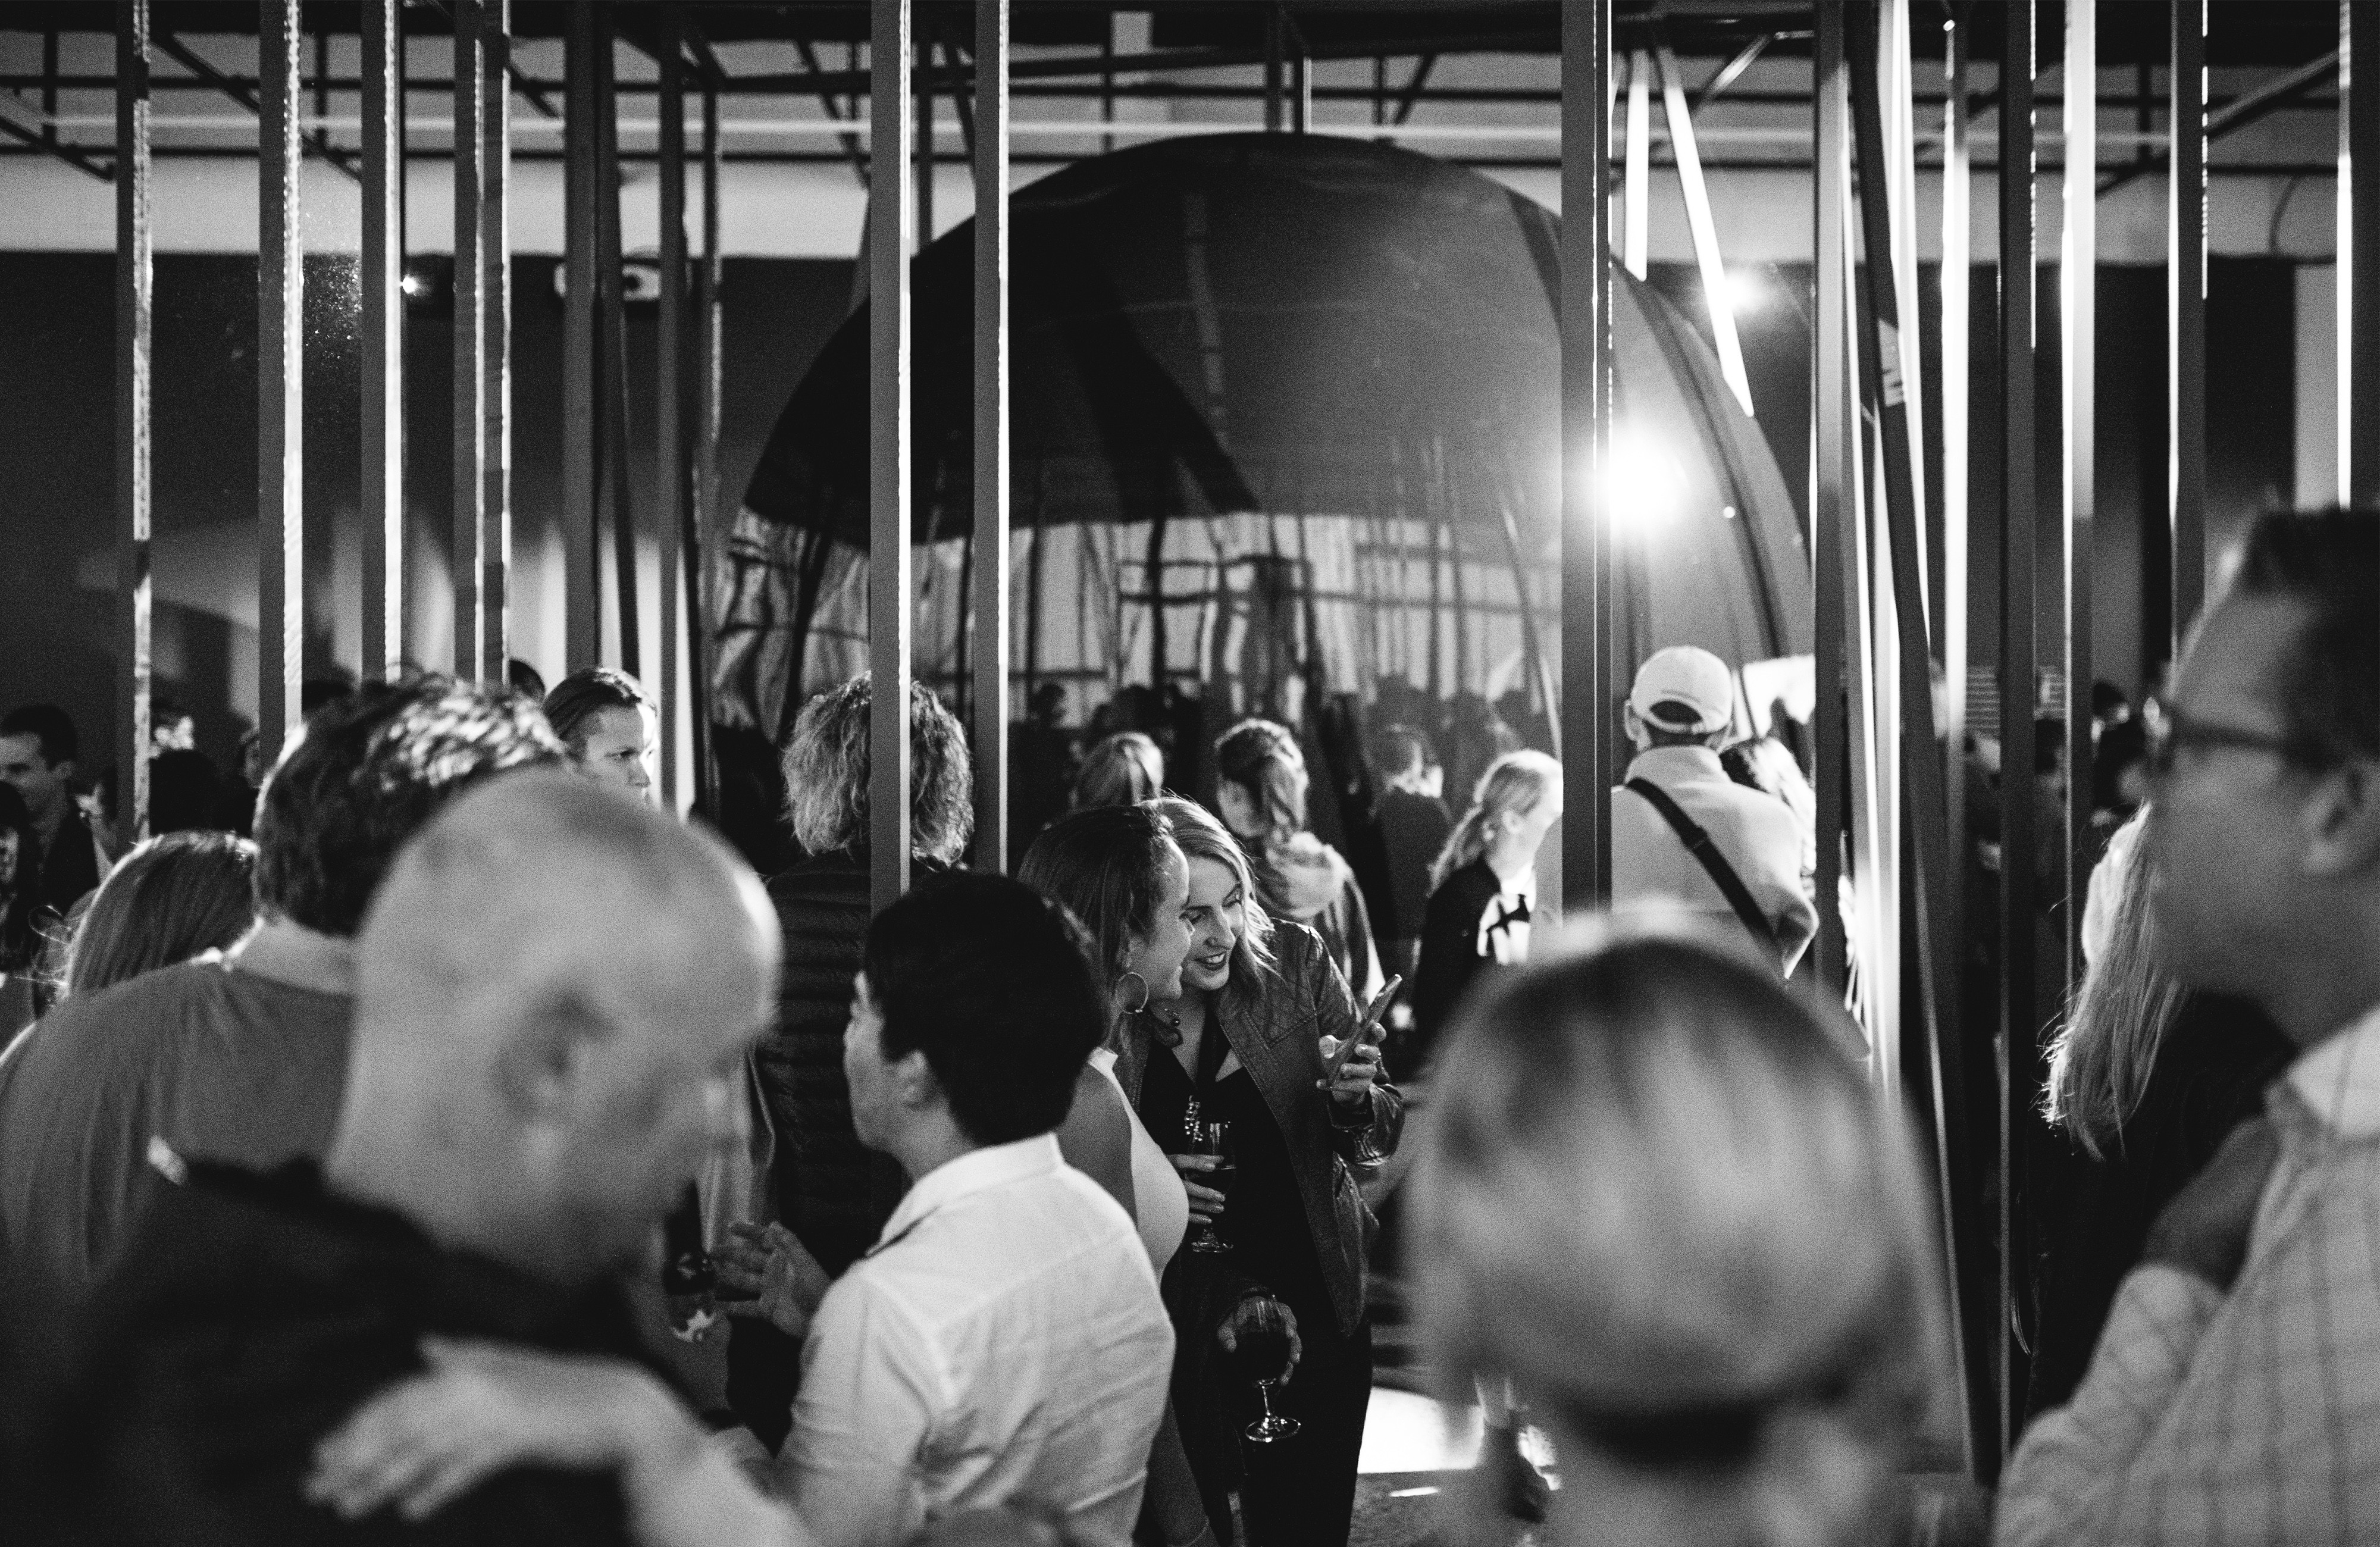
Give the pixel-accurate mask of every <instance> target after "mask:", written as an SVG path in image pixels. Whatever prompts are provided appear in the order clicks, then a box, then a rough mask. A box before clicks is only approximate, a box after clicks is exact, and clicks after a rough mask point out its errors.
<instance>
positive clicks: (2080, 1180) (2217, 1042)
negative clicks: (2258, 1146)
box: [2025, 994, 2297, 1413]
mask: <svg viewBox="0 0 2380 1547" xmlns="http://www.w3.org/2000/svg"><path fill="white" fill-rule="evenodd" d="M2296 1054H2297V1048H2296V1046H2295V1044H2293V1043H2291V1042H2290V1041H2289V1039H2288V1038H2287V1037H2285V1036H2284V1035H2282V1033H2281V1031H2280V1029H2278V1028H2277V1027H2276V1026H2274V1025H2273V1023H2272V1022H2271V1021H2270V1020H2267V1019H2266V1018H2265V1016H2264V1014H2263V1012H2262V1011H2260V1010H2258V1009H2257V1008H2256V1007H2255V1006H2254V1005H2249V1004H2247V1003H2245V1002H2244V1001H2241V1000H2237V999H2226V998H2220V997H2217V996H2215V995H2210V994H2193V995H2192V996H2191V998H2190V1000H2189V1001H2188V1002H2187V1003H2186V1004H2185V1005H2183V1006H2182V1010H2181V1014H2180V1016H2179V1017H2176V1019H2175V1021H2174V1023H2173V1025H2172V1026H2171V1027H2170V1028H2168V1029H2167V1031H2166V1034H2165V1041H2163V1042H2162V1043H2160V1044H2159V1045H2158V1048H2157V1054H2156V1063H2155V1067H2154V1068H2153V1069H2152V1070H2151V1072H2150V1075H2149V1083H2148V1088H2147V1089H2146V1090H2143V1092H2142V1093H2141V1104H2140V1108H2139V1110H2137V1111H2136V1112H2134V1113H2133V1114H2132V1116H2131V1121H2130V1122H2128V1123H2126V1124H2125V1125H2124V1130H2123V1142H2122V1146H2121V1148H2120V1149H2116V1150H2112V1151H2110V1152H2109V1153H2108V1154H2107V1156H2106V1158H2104V1159H2101V1160H2092V1159H2091V1158H2090V1157H2088V1156H2087V1155H2083V1154H2082V1153H2081V1152H2080V1151H2077V1152H2076V1153H2075V1155H2074V1157H2073V1160H2072V1163H2071V1164H2070V1167H2069V1168H2068V1171H2067V1175H2070V1177H2072V1178H2073V1181H2072V1184H2071V1187H2070V1189H2069V1191H2068V1195H2067V1206H2066V1211H2065V1217H2064V1220H2063V1222H2062V1224H2059V1225H2058V1226H2054V1227H2053V1230H2054V1233H2053V1234H2052V1235H2051V1236H2049V1239H2050V1240H2051V1241H2052V1242H2053V1243H2055V1244H2054V1245H2053V1246H2052V1247H2051V1249H2050V1250H2049V1251H2048V1252H2047V1253H2046V1257H2045V1260H2044V1261H2043V1263H2042V1271H2041V1311H2040V1326H2039V1336H2038V1347H2037V1351H2036V1352H2035V1354H2034V1360H2033V1378H2032V1382H2031V1383H2030V1385H2029V1386H2028V1388H2027V1390H2026V1394H2025V1409H2026V1411H2027V1412H2028V1413H2038V1412H2042V1411H2045V1410H2046V1409H2047V1408H2050V1407H2060V1406H2063V1405H2064V1404H2065V1403H2066V1402H2067V1401H2068V1400H2069V1399H2070V1398H2071V1397H2072V1396H2073V1395H2074V1388H2075V1387H2076V1386H2077V1385H2079V1384H2081V1383H2082V1380H2083V1373H2084V1372H2085V1371H2086V1370H2089V1369H2090V1366H2091V1354H2092V1351H2093V1349H2094V1348H2095V1347H2096V1346H2097V1345H2098V1341H2099V1331H2100V1329H2101V1328H2102V1327H2103V1326H2105V1325H2106V1324H2107V1312H2108V1311H2109V1309H2112V1308H2113V1307H2114V1305H2115V1302H2116V1291H2117V1290H2118V1289H2119V1288H2120V1287H2122V1285H2123V1282H2124V1276H2125V1275H2126V1274H2127V1273H2131V1271H2132V1269H2134V1268H2135V1267H2138V1266H2139V1265H2140V1261H2141V1251H2142V1249H2143V1245H2144V1244H2145V1243H2146V1241H2147V1239H2148V1231H2149V1225H2150V1224H2151V1222H2153V1221H2154V1220H2155V1218H2156V1216H2157V1214H2158V1212H2160V1211H2162V1210H2163V1209H2164V1208H2165V1206H2166V1204H2167V1203H2168V1202H2170V1201H2171V1200H2172V1199H2173V1196H2174V1194H2176V1193H2178V1192H2180V1190H2181V1188H2182V1185H2183V1184H2184V1183H2186V1182H2188V1181H2189V1180H2190V1179H2191V1177H2192V1176H2193V1175H2197V1173H2198V1171H2199V1169H2200V1168H2201V1167H2202V1166H2204V1165H2205V1163H2207V1161H2208V1160H2210V1159H2212V1158H2213V1157H2214V1154H2215V1151H2216V1150H2218V1149H2220V1148H2221V1147H2222V1144H2223V1140H2224V1139H2226V1138H2227V1137H2228V1136H2229V1134H2230V1132H2231V1130H2232V1129H2233V1128H2234V1127H2237V1126H2238V1125H2239V1124H2240V1123H2241V1122H2243V1121H2245V1120H2246V1119H2248V1118H2250V1117H2253V1116H2255V1115H2257V1114H2258V1113H2259V1112H2261V1111H2263V1110H2264V1099H2265V1088H2266V1087H2267V1086H2269V1085H2270V1084H2271V1083H2272V1082H2273V1081H2274V1080H2275V1079H2277V1078H2279V1076H2280V1075H2281V1072H2282V1071H2283V1070H2284V1069H2286V1068H2287V1067H2288V1066H2289V1061H2290V1060H2291V1059H2292V1058H2294V1057H2295V1056H2296Z"/></svg>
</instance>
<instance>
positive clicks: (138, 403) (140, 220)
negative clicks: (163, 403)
mask: <svg viewBox="0 0 2380 1547" xmlns="http://www.w3.org/2000/svg"><path fill="white" fill-rule="evenodd" d="M55 43H56V37H55V34H52V36H51V39H50V46H51V47H52V49H53V50H55ZM50 58H51V60H52V61H53V62H54V61H55V52H53V53H52V55H50ZM149 195H150V160H149V0H116V6H115V757H116V780H115V787H116V792H117V796H118V800H119V805H120V810H117V812H116V828H117V831H118V832H120V833H122V834H125V835H126V836H127V837H130V838H144V837H147V836H148V835H149V688H150V678H149V671H150V664H151V658H150V638H149V619H150V614H149V606H150V591H149V496H150V491H151V488H152V482H151V475H150V460H149V449H150V418H149V384H150V342H151V331H152V322H153V320H154V317H155V311H154V290H153V285H154V277H155V273H156V264H155V243H154V238H153V236H152V232H151V230H150V225H149Z"/></svg>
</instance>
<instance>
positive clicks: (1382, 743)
mask: <svg viewBox="0 0 2380 1547" xmlns="http://www.w3.org/2000/svg"><path fill="white" fill-rule="evenodd" d="M1435 757H1436V753H1435V751H1434V750H1433V749H1431V747H1430V744H1429V737H1428V736H1427V735H1426V734H1424V733H1423V732H1421V731H1418V730H1415V728H1414V727H1413V726H1411V725H1383V726H1381V727H1380V728H1379V730H1378V732H1376V733H1374V735H1373V737H1372V765H1373V766H1374V767H1375V768H1377V769H1378V770H1379V773H1380V776H1381V777H1382V778H1394V777H1395V776H1396V775H1398V774H1415V773H1419V772H1420V771H1422V770H1423V769H1426V768H1427V767H1428V766H1429V765H1430V763H1431V762H1432V761H1434V759H1435Z"/></svg>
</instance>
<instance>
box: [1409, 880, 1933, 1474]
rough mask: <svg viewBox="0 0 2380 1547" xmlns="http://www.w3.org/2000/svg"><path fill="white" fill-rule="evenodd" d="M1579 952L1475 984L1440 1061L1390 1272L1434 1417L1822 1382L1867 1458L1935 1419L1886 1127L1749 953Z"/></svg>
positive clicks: (1915, 1211) (1818, 1009) (1679, 1403)
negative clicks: (1493, 1398)
mask: <svg viewBox="0 0 2380 1547" xmlns="http://www.w3.org/2000/svg"><path fill="white" fill-rule="evenodd" d="M1594 930H1595V934H1594V937H1593V938H1592V939H1591V940H1590V942H1589V944H1588V946H1587V948H1585V950H1577V949H1572V950H1568V951H1564V952H1560V953H1558V954H1557V955H1556V956H1553V957H1552V958H1551V959H1547V958H1545V957H1543V956H1540V957H1539V959H1538V960H1536V961H1535V962H1533V963H1532V964H1530V965H1529V966H1527V967H1524V968H1515V969H1512V971H1510V972H1507V973H1504V974H1500V975H1498V976H1497V977H1496V978H1495V979H1494V980H1493V981H1490V982H1489V983H1488V984H1487V985H1486V991H1485V993H1482V994H1480V995H1478V996H1477V997H1475V999H1474V1000H1473V1001H1472V1002H1471V1004H1470V1005H1468V1007H1467V1008H1466V1009H1465V1010H1464V1012H1463V1013H1462V1014H1461V1015H1460V1016H1459V1017H1458V1018H1457V1020H1456V1022H1455V1024H1454V1026H1453V1027H1452V1029H1451V1038H1450V1041H1449V1043H1448V1045H1447V1048H1446V1051H1445V1053H1444V1054H1441V1056H1440V1059H1439V1066H1438V1071H1439V1072H1438V1074H1437V1076H1436V1081H1435V1084H1436V1089H1435V1090H1434V1091H1433V1104H1434V1107H1435V1110H1434V1111H1433V1112H1431V1113H1430V1114H1429V1115H1428V1121H1427V1126H1426V1127H1425V1129H1424V1133H1423V1141H1422V1144H1421V1146H1420V1156H1419V1159H1418V1163H1417V1164H1416V1167H1415V1175H1414V1188H1413V1194H1412V1196H1413V1200H1414V1202H1413V1208H1414V1213H1413V1215H1412V1218H1413V1221H1414V1236H1413V1242H1412V1246H1411V1249H1410V1250H1409V1252H1408V1255H1407V1261H1408V1262H1409V1263H1410V1264H1412V1266H1413V1267H1414V1268H1415V1270H1416V1277H1417V1280H1418V1282H1417V1285H1416V1290H1417V1295H1418V1303H1419V1310H1420V1322H1421V1327H1422V1332H1423V1336H1424V1339H1425V1342H1426V1346H1427V1347H1428V1349H1429V1353H1430V1358H1431V1359H1432V1360H1433V1366H1434V1368H1435V1369H1436V1370H1438V1371H1439V1373H1440V1375H1441V1376H1442V1377H1443V1378H1445V1379H1446V1380H1448V1381H1449V1382H1450V1383H1451V1385H1450V1396H1451V1395H1455V1394H1456V1393H1457V1392H1459V1391H1461V1390H1463V1389H1465V1388H1467V1383H1468V1382H1469V1381H1470V1380H1471V1379H1474V1378H1490V1379H1492V1378H1497V1377H1510V1378H1512V1379H1513V1380H1514V1381H1516V1382H1518V1383H1520V1384H1521V1386H1522V1387H1523V1389H1524V1395H1526V1394H1528V1393H1530V1392H1535V1393H1536V1394H1537V1395H1541V1396H1546V1395H1549V1396H1551V1397H1552V1398H1553V1399H1554V1401H1555V1404H1556V1409H1555V1410H1560V1401H1561V1398H1562V1396H1563V1394H1565V1393H1567V1394H1571V1395H1573V1396H1576V1395H1582V1394H1585V1393H1588V1392H1591V1391H1593V1390H1595V1389H1596V1388H1597V1386H1598V1385H1599V1384H1608V1382H1609V1380H1610V1379H1615V1378H1618V1379H1634V1380H1635V1381H1636V1382H1637V1383H1639V1384H1644V1383H1646V1382H1649V1383H1651V1384H1652V1385H1653V1387H1654V1388H1655V1389H1654V1390H1652V1391H1649V1392H1647V1393H1645V1395H1644V1397H1643V1400H1644V1402H1645V1404H1646V1405H1647V1406H1648V1407H1653V1408H1656V1409H1658V1407H1660V1406H1662V1404H1663V1401H1664V1393H1663V1391H1662V1390H1661V1389H1660V1388H1662V1387H1669V1388H1670V1391H1671V1392H1672V1393H1674V1395H1670V1397H1669V1401H1670V1404H1671V1405H1672V1406H1674V1407H1692V1406H1693V1405H1694V1404H1695V1403H1696V1402H1698V1401H1707V1400H1708V1399H1709V1397H1710V1394H1711V1393H1713V1392H1714V1391H1719V1392H1728V1393H1743V1392H1752V1393H1779V1394H1784V1393H1791V1392H1793V1391H1795V1390H1797V1389H1800V1388H1799V1387H1798V1385H1797V1382H1803V1381H1807V1380H1809V1379H1810V1378H1811V1376H1812V1375H1813V1370H1812V1368H1811V1367H1812V1366H1813V1365H1814V1364H1815V1363H1817V1362H1818V1361H1820V1360H1821V1359H1825V1358H1829V1357H1831V1358H1832V1359H1833V1361H1834V1362H1833V1364H1832V1365H1831V1366H1830V1367H1829V1369H1828V1374H1830V1375H1833V1376H1836V1377H1839V1378H1840V1380H1841V1381H1842V1383H1843V1390H1844V1392H1845V1399H1844V1403H1843V1411H1844V1413H1845V1415H1846V1416H1847V1417H1849V1418H1851V1419H1852V1420H1853V1421H1854V1422H1855V1423H1857V1424H1858V1425H1859V1426H1860V1430H1861V1432H1862V1433H1863V1434H1864V1435H1865V1436H1868V1437H1870V1438H1871V1440H1872V1443H1874V1444H1876V1446H1878V1447H1879V1448H1884V1447H1889V1446H1890V1445H1891V1444H1893V1443H1895V1441H1896V1439H1897V1437H1898V1436H1899V1435H1900V1434H1903V1433H1905V1432H1906V1431H1908V1430H1909V1429H1910V1428H1911V1427H1912V1425H1913V1421H1914V1420H1915V1419H1917V1418H1918V1417H1920V1416H1921V1415H1923V1414H1924V1413H1925V1412H1926V1411H1927V1410H1928V1408H1929V1407H1930V1406H1931V1405H1932V1404H1934V1403H1936V1402H1937V1401H1939V1400H1940V1399H1941V1396H1942V1392H1943V1387H1942V1384H1941V1383H1940V1381H1939V1373H1940V1371H1941V1370H1942V1369H1943V1367H1944V1366H1943V1359H1942V1356H1943V1355H1944V1353H1945V1352H1946V1351H1947V1345H1946V1344H1945V1343H1944V1341H1943V1330H1944V1327H1945V1324H1946V1319H1945V1318H1944V1317H1943V1316H1942V1315H1941V1313H1940V1308H1939V1306H1938V1304H1937V1274H1936V1273H1935V1270H1934V1258H1935V1253H1936V1250H1937V1242H1936V1239H1935V1235H1934V1232H1933V1231H1932V1229H1931V1227H1930V1225H1929V1223H1928V1221H1929V1219H1930V1214H1929V1212H1928V1209H1927V1205H1926V1202H1925V1194H1924V1191H1923V1188H1922V1186H1921V1182H1920V1171H1919V1167H1918V1163H1917V1161H1916V1158H1915V1152H1914V1150H1913V1146H1912V1145H1911V1143H1910V1141H1909V1139H1908V1136H1907V1134H1906V1132H1905V1129H1904V1127H1903V1124H1902V1122H1901V1119H1900V1114H1899V1113H1898V1111H1897V1110H1895V1108H1894V1107H1893V1106H1892V1105H1891V1104H1890V1103H1888V1102H1883V1101H1879V1100H1878V1099H1877V1098H1876V1095H1875V1094H1874V1093H1873V1092H1872V1091H1871V1090H1870V1089H1869V1088H1868V1086H1867V1084H1866V1083H1865V1081H1864V1078H1863V1077H1862V1075H1861V1073H1860V1071H1859V1069H1858V1068H1857V1066H1855V1065H1854V1063H1853V1062H1852V1059H1851V1057H1849V1056H1848V1055H1847V1054H1846V1052H1845V1048H1846V1045H1847V1036H1848V1033H1847V1031H1846V1029H1844V1028H1842V1027H1840V1025H1837V1024H1835V1023H1834V1022H1835V1019H1836V1017H1834V1015H1833V1013H1832V1012H1830V1011H1828V1010H1827V1009H1825V1008H1823V1007H1822V1006H1821V1005H1819V1004H1818V1003H1817V1002H1816V1001H1815V1000H1814V999H1809V998H1804V997H1801V996H1797V995H1795V994H1794V993H1791V991H1790V990H1788V989H1787V988H1786V987H1785V986H1784V985H1782V984H1780V983H1779V981H1777V976H1776V972H1775V969H1774V968H1772V967H1771V966H1769V965H1768V964H1767V963H1766V962H1764V961H1762V960H1759V959H1757V958H1756V957H1755V956H1753V955H1751V954H1750V952H1749V950H1748V949H1747V948H1745V947H1743V946H1741V945H1740V944H1737V943H1735V942H1732V941H1728V940H1724V939H1722V938H1720V937H1718V936H1715V935H1710V934H1707V933H1706V932H1704V931H1702V930H1700V929H1696V928H1689V927H1686V926H1681V925H1676V924H1667V925H1648V924H1645V923H1643V922H1640V921H1632V922H1628V923H1624V924H1623V923H1614V922H1610V921H1603V922H1601V923H1599V924H1598V925H1597V926H1594ZM1598 1367H1599V1372H1600V1373H1601V1374H1602V1376H1603V1379H1602V1380H1598V1379H1597V1373H1598ZM1615 1370H1616V1371H1620V1372H1621V1375H1619V1376H1613V1375H1611V1374H1610V1372H1611V1371H1615ZM1784 1400H1792V1398H1791V1397H1790V1396H1784V1395H1780V1396H1779V1401H1784ZM1813 1400H1826V1399H1825V1398H1814V1399H1813Z"/></svg>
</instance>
